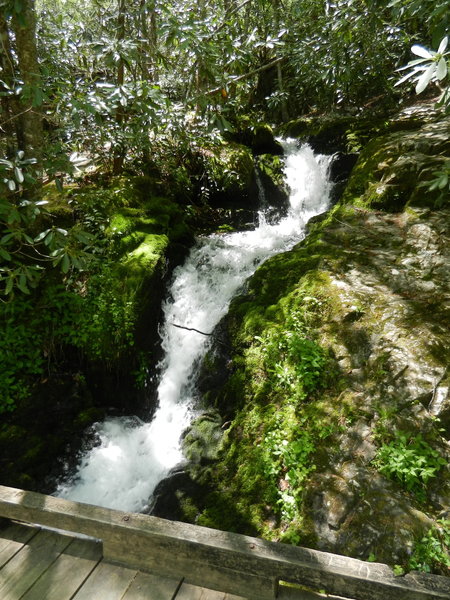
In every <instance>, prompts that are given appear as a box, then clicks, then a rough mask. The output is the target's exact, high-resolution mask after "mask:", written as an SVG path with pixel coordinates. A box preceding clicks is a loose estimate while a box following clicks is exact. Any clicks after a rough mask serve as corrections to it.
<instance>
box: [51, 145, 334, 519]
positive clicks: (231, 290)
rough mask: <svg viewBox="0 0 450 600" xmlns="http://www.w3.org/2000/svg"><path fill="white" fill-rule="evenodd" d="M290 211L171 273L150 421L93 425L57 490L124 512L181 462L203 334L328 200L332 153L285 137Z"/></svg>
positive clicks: (215, 243) (214, 241)
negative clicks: (91, 437)
mask: <svg viewBox="0 0 450 600" xmlns="http://www.w3.org/2000/svg"><path fill="white" fill-rule="evenodd" d="M284 147H285V154H286V167H285V172H286V177H287V182H288V184H289V187H290V190H291V194H290V210H289V212H288V214H287V216H286V217H285V218H283V219H281V220H280V222H279V223H277V224H275V225H269V224H268V223H266V221H265V219H264V215H262V214H261V215H260V223H259V226H258V227H257V228H256V229H255V230H254V231H246V232H238V233H230V234H226V235H223V234H220V235H219V234H216V235H211V236H209V237H207V238H202V239H200V240H199V241H198V242H197V245H196V246H195V247H194V248H193V249H192V250H191V252H190V255H189V256H188V258H187V259H186V262H185V263H184V265H182V266H180V267H177V268H176V269H175V272H174V277H173V282H172V285H171V288H170V295H169V298H168V299H167V300H166V302H165V304H164V326H163V329H162V331H161V338H162V346H163V350H164V353H165V358H164V360H163V362H162V365H161V378H160V384H159V387H158V399H159V407H158V409H157V411H156V413H155V415H154V418H153V420H152V421H151V422H150V423H144V422H142V421H140V420H139V419H137V418H136V417H122V418H108V419H106V420H105V421H104V422H103V423H100V424H98V425H97V426H96V427H97V433H98V436H99V439H100V441H101V443H100V445H98V446H96V447H94V448H92V449H91V450H90V451H89V452H88V453H87V454H86V455H85V456H83V457H82V459H81V462H80V464H79V466H78V469H77V472H76V474H75V475H74V476H72V477H71V478H70V479H69V480H68V481H66V482H64V483H61V484H60V485H59V486H58V489H57V491H56V494H57V495H59V496H61V497H63V498H69V499H71V500H77V501H80V502H87V503H90V504H96V505H99V506H105V507H109V508H116V509H120V510H125V511H135V512H140V511H142V510H144V509H145V508H146V506H147V505H148V502H149V499H150V497H151V495H152V493H153V491H154V489H155V487H156V485H157V484H158V483H159V482H160V481H161V480H162V479H164V477H166V476H167V475H168V473H169V472H170V470H171V469H173V467H175V466H176V465H177V464H179V463H180V462H182V461H183V456H182V452H181V446H180V437H181V435H182V433H183V431H184V430H185V429H186V428H187V427H188V425H189V423H190V421H191V420H192V418H193V416H194V415H195V410H194V407H193V389H192V383H191V381H192V374H193V370H194V367H195V365H196V364H198V359H199V358H200V357H201V356H202V355H204V353H205V352H206V350H207V347H208V344H209V343H210V338H209V337H208V336H205V335H202V334H200V333H196V332H195V331H190V330H188V329H181V328H179V327H175V326H174V324H175V325H179V326H181V327H184V328H190V329H191V330H192V329H198V330H199V331H202V332H207V333H210V332H212V330H213V329H214V327H215V326H216V325H217V323H218V322H219V321H220V319H221V318H222V317H223V316H224V315H225V314H226V312H227V310H228V306H229V303H230V301H231V299H232V298H233V296H234V295H235V294H236V293H237V292H238V290H239V289H240V288H241V287H242V285H243V284H244V282H245V280H246V279H248V277H249V276H250V275H251V274H252V273H253V272H254V271H255V269H256V268H257V267H258V266H259V265H260V264H261V263H262V262H263V261H264V260H266V259H267V258H268V257H270V256H272V255H274V254H277V253H279V252H283V251H285V250H288V249H290V248H292V247H293V245H294V244H296V243H297V242H299V241H300V240H301V239H303V237H304V232H305V225H306V223H307V221H308V220H309V219H310V218H311V217H312V216H314V215H317V214H320V213H322V212H324V211H325V210H326V209H327V207H328V203H329V191H330V184H329V182H328V178H327V169H328V165H329V162H330V159H329V157H323V156H315V155H314V154H313V152H312V150H311V149H310V148H309V147H308V146H302V147H301V148H298V147H297V145H296V143H295V141H288V142H285V143H284Z"/></svg>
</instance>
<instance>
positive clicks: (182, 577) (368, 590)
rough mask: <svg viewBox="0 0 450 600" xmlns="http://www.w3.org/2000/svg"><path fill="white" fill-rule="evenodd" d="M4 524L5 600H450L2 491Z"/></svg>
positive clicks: (298, 557)
mask: <svg viewBox="0 0 450 600" xmlns="http://www.w3.org/2000/svg"><path fill="white" fill-rule="evenodd" d="M0 517H3V519H2V521H1V528H0V600H244V599H248V600H273V599H275V598H280V599H282V600H283V599H285V600H288V599H291V600H318V599H319V598H322V599H323V598H328V599H329V600H331V599H335V600H338V597H339V598H341V599H342V598H346V599H352V600H391V599H392V600H438V599H439V600H444V599H445V600H449V599H450V578H447V577H441V576H436V575H428V574H420V573H410V574H409V575H406V576H404V577H395V576H394V575H393V573H392V571H391V569H390V568H389V567H387V566H386V565H382V564H376V563H366V562H363V561H359V560H356V559H352V558H346V557H344V556H337V555H334V554H328V553H325V552H319V551H315V550H308V549H306V548H297V547H292V546H287V545H284V544H277V543H273V542H266V541H264V540H261V539H256V538H250V537H247V536H244V535H238V534H234V533H227V532H222V531H215V530H211V529H206V528H204V527H197V526H195V525H188V524H185V523H178V522H173V521H166V520H164V519H159V518H157V517H151V516H147V515H141V514H129V513H124V512H120V511H116V510H109V509H104V508H99V507H97V506H91V505H88V504H80V503H77V502H70V501H68V500H62V499H60V498H54V497H52V496H45V495H42V494H36V493H33V492H26V491H24V490H18V489H13V488H8V487H3V486H0ZM86 536H88V537H86ZM333 594H334V595H333Z"/></svg>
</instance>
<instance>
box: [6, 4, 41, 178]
mask: <svg viewBox="0 0 450 600" xmlns="http://www.w3.org/2000/svg"><path fill="white" fill-rule="evenodd" d="M12 27H13V31H14V36H15V50H16V54H17V61H18V65H19V71H20V77H21V79H22V81H23V83H24V93H23V98H24V100H23V101H22V114H20V115H18V116H17V118H18V119H19V128H20V135H19V139H18V142H19V146H21V147H20V148H19V150H24V151H25V153H26V156H27V157H28V158H36V159H37V161H38V162H37V166H38V169H40V168H42V149H43V147H44V130H43V126H42V113H41V108H40V107H41V104H42V81H41V75H40V69H39V62H38V54H37V45H36V13H35V9H34V0H22V10H21V13H20V15H17V14H16V15H14V17H13V18H12Z"/></svg>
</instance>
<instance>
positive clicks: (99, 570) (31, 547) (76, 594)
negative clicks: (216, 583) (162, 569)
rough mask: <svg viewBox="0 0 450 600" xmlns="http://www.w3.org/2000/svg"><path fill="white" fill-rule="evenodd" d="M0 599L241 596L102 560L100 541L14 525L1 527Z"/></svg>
mask: <svg viewBox="0 0 450 600" xmlns="http://www.w3.org/2000/svg"><path fill="white" fill-rule="evenodd" d="M0 598H1V600H243V599H242V597H239V596H234V595H231V594H226V593H223V592H217V591H213V590H208V589H206V588H201V587H198V586H193V585H190V584H188V583H186V582H184V581H183V578H181V577H179V578H169V577H161V576H159V575H157V574H155V573H143V572H142V571H138V570H136V569H130V568H127V567H124V566H121V565H117V564H114V563H111V562H108V561H106V560H105V559H104V558H103V551H102V544H101V542H100V541H97V540H92V539H83V538H79V537H77V536H74V535H70V534H66V533H60V532H56V531H50V530H45V529H42V528H40V527H35V526H26V525H23V524H18V523H8V522H5V523H3V526H2V527H1V530H0Z"/></svg>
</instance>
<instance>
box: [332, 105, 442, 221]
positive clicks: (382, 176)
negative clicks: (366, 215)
mask: <svg viewBox="0 0 450 600" xmlns="http://www.w3.org/2000/svg"><path fill="white" fill-rule="evenodd" d="M432 114H433V113H432ZM449 140H450V119H449V118H442V119H439V120H437V121H432V122H430V123H425V124H423V125H422V126H421V127H419V128H417V129H415V130H413V131H400V132H398V131H397V132H394V133H389V134H387V135H382V136H380V137H376V138H374V139H373V140H371V141H370V142H369V143H368V144H367V146H366V147H365V148H364V150H363V151H362V153H361V155H360V157H359V160H358V162H357V164H356V166H355V168H354V170H353V172H352V176H351V179H350V181H349V184H348V186H347V188H346V190H345V193H344V196H343V202H344V203H351V204H355V205H357V206H360V207H371V208H374V209H382V210H389V211H393V212H396V211H398V212H399V211H401V210H402V209H403V208H404V207H405V206H406V205H407V204H410V205H411V206H433V205H434V204H435V203H436V201H438V200H439V199H440V197H441V190H440V189H435V190H431V191H430V189H429V188H430V186H431V182H432V180H433V179H434V178H435V177H434V176H433V173H434V172H435V171H439V170H440V169H442V168H443V167H444V166H445V165H446V162H447V161H448V157H449V156H450V141H449ZM444 200H447V201H448V197H447V199H445V198H444Z"/></svg>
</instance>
